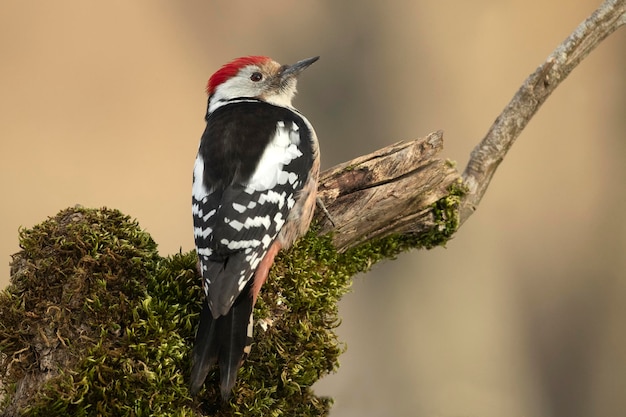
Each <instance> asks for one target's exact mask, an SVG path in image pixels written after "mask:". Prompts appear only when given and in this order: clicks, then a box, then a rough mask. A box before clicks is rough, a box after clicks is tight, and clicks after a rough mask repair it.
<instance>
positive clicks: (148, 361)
mask: <svg viewBox="0 0 626 417" xmlns="http://www.w3.org/2000/svg"><path fill="white" fill-rule="evenodd" d="M463 192H464V190H463V189H462V187H461V186H458V187H456V188H454V189H452V190H451V193H450V195H449V196H448V197H446V198H444V199H442V200H439V201H438V202H437V203H435V204H434V205H433V214H434V220H435V224H436V226H437V227H435V229H434V230H433V232H431V233H430V234H428V235H427V236H418V237H410V236H409V237H407V236H390V237H387V238H384V239H380V240H376V241H370V242H367V243H365V244H362V245H360V246H358V247H356V248H353V249H350V250H348V251H347V252H345V253H338V252H337V251H336V250H335V248H334V246H333V244H332V236H330V235H326V236H318V234H317V230H315V227H313V228H312V230H311V231H309V233H307V235H306V236H305V237H303V238H302V239H300V240H299V241H298V242H297V243H296V244H295V245H294V247H293V248H291V249H290V250H289V251H287V252H285V253H281V254H279V256H278V257H277V262H276V264H275V266H274V267H273V268H272V270H271V273H270V276H269V278H268V281H267V283H266V284H265V286H264V287H263V290H262V292H261V297H260V299H259V301H258V303H257V306H256V307H255V319H256V320H255V342H254V344H253V347H252V352H251V354H250V356H249V358H248V359H247V360H246V361H245V362H244V364H243V366H242V368H241V369H240V371H239V377H238V382H237V384H236V386H235V388H234V394H233V396H232V399H231V400H230V402H229V403H227V404H223V403H222V402H221V400H220V395H219V388H218V371H217V370H214V371H212V372H211V373H210V374H209V377H208V378H207V384H206V385H205V386H206V389H205V390H203V391H202V392H201V393H200V396H199V398H198V399H192V398H190V396H189V393H188V391H187V380H188V377H189V372H188V370H189V352H190V349H191V346H192V344H193V339H194V333H195V328H196V326H197V322H198V315H199V312H200V305H201V304H200V303H201V301H202V298H203V296H202V291H201V289H200V286H199V283H200V280H199V279H198V278H197V276H196V270H195V268H196V261H197V258H196V255H195V252H189V253H184V254H183V253H179V254H176V255H174V256H170V257H168V258H163V257H160V256H159V255H158V253H157V248H156V244H155V243H154V241H153V240H152V239H151V238H150V236H149V235H148V234H147V233H146V232H144V231H142V230H141V229H140V228H139V225H138V224H137V222H136V221H133V220H132V219H130V218H129V217H127V216H124V215H123V214H121V213H120V212H118V211H116V210H109V209H100V210H93V209H84V208H73V209H68V210H64V211H62V212H60V213H59V214H58V215H57V216H55V217H54V218H50V219H48V220H47V221H45V222H43V223H42V224H40V225H38V226H35V227H33V228H32V229H29V230H22V231H21V232H20V245H21V247H22V251H21V252H20V253H18V254H17V255H16V256H15V257H14V259H13V262H12V281H11V285H10V286H9V287H8V288H7V290H5V291H3V292H2V293H0V378H1V380H2V386H3V387H4V390H5V395H6V396H7V398H5V401H4V403H5V406H6V404H8V403H9V400H10V397H11V396H12V395H16V391H15V389H14V388H15V386H16V383H17V382H18V381H20V380H21V379H22V378H24V377H25V376H28V375H32V374H36V373H40V372H42V371H43V372H46V373H48V376H49V377H50V379H49V380H48V381H47V382H46V383H45V384H44V385H43V386H35V387H34V388H33V390H34V392H33V393H31V394H32V395H29V396H28V404H27V406H26V407H24V408H23V409H21V414H22V415H29V416H67V415H72V416H96V415H112V416H166V415H167V416H195V415H199V414H200V415H214V416H236V415H245V416H324V415H327V414H328V411H329V409H330V406H331V404H332V400H331V399H329V398H321V397H317V396H316V395H315V394H314V393H313V391H312V390H311V386H312V385H313V384H314V383H315V382H316V381H317V380H318V379H319V378H320V377H322V376H323V375H326V374H328V373H330V372H333V371H334V370H336V369H337V368H338V366H339V365H338V358H339V355H340V354H341V353H342V352H343V351H344V346H343V345H342V344H341V342H340V341H339V340H338V338H337V335H336V334H335V332H334V329H335V328H336V327H337V326H338V325H339V323H340V318H339V316H338V307H337V303H338V301H339V300H340V299H341V297H342V296H343V295H344V294H345V293H346V292H347V291H348V290H349V288H350V285H351V282H352V277H353V276H354V275H355V274H357V273H359V272H363V271H366V270H368V269H369V268H370V267H371V266H372V265H373V264H375V263H376V262H378V261H379V260H381V259H385V258H393V257H395V256H397V255H398V254H399V253H401V252H403V251H406V250H408V249H411V248H416V247H426V248H430V247H433V246H436V245H441V244H443V243H445V241H447V240H448V239H449V238H450V237H451V236H452V234H453V233H454V231H455V230H456V228H457V227H458V204H459V201H460V197H461V195H462V194H463Z"/></svg>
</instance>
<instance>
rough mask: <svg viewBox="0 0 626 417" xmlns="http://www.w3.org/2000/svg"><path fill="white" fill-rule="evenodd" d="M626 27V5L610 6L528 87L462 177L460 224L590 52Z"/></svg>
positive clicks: (612, 1)
mask: <svg viewBox="0 0 626 417" xmlns="http://www.w3.org/2000/svg"><path fill="white" fill-rule="evenodd" d="M624 23H626V0H608V1H605V2H604V3H603V4H602V5H601V6H600V7H599V8H598V9H597V10H596V11H595V12H594V13H593V14H592V15H591V16H589V17H588V18H587V19H586V20H585V21H584V22H582V23H581V24H580V25H579V26H578V27H577V28H576V30H575V31H574V32H573V33H572V34H571V35H570V36H569V37H568V38H567V39H565V41H564V42H563V43H562V44H561V45H559V46H558V47H557V48H556V49H555V50H554V52H552V54H550V56H548V58H547V59H546V61H545V62H544V63H543V64H542V65H541V66H539V68H537V70H536V71H535V72H534V73H533V74H532V75H530V77H528V79H526V81H524V84H523V85H522V86H521V88H520V89H519V90H518V91H517V93H516V94H515V96H513V99H512V100H511V101H510V102H509V104H508V105H507V106H506V107H505V108H504V110H503V111H502V113H500V115H499V116H498V118H497V119H496V121H495V122H494V124H493V125H492V126H491V128H490V129H489V131H488V132H487V135H486V136H485V137H484V139H483V140H482V141H481V142H480V143H479V144H478V146H476V148H474V150H473V151H472V154H471V156H470V160H469V162H468V164H467V167H466V168H465V172H464V173H463V180H464V182H465V185H466V186H467V188H468V190H469V192H468V193H467V194H466V195H465V197H464V199H463V200H462V202H461V213H460V221H461V224H462V223H463V222H464V221H465V220H467V218H468V217H469V216H471V215H472V213H473V212H474V210H475V209H476V207H477V206H478V204H479V203H480V200H481V199H482V197H483V195H484V194H485V191H487V187H488V186H489V183H490V181H491V178H492V177H493V174H494V173H495V172H496V169H497V168H498V165H500V162H502V160H503V159H504V157H505V155H506V153H507V152H508V151H509V149H510V148H511V146H512V145H513V143H514V142H515V139H517V137H518V136H519V134H520V133H521V132H522V130H524V128H525V127H526V125H527V124H528V122H529V121H530V119H531V118H532V117H533V115H534V114H535V113H536V112H537V110H538V109H539V107H540V106H541V105H542V104H543V103H544V102H545V101H546V99H547V98H548V96H549V95H550V94H551V93H552V92H553V91H554V90H555V89H556V87H558V86H559V84H560V83H561V82H562V81H563V80H565V78H566V77H567V76H568V75H569V73H570V72H571V71H572V70H573V69H574V68H575V67H576V66H577V65H578V64H579V63H580V62H581V61H582V60H583V59H584V58H585V57H586V56H587V55H588V54H589V52H591V51H592V50H593V49H594V48H595V47H596V46H598V44H600V42H602V40H604V39H605V38H606V37H607V36H609V35H610V34H611V33H613V32H614V31H615V30H617V29H618V28H619V27H620V26H622V25H624Z"/></svg>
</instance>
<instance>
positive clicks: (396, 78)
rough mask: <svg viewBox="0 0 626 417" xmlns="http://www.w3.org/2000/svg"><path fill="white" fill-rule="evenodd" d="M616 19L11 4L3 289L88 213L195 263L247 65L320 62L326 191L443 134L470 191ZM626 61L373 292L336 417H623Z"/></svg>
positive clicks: (139, 2)
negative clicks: (499, 131) (543, 93)
mask: <svg viewBox="0 0 626 417" xmlns="http://www.w3.org/2000/svg"><path fill="white" fill-rule="evenodd" d="M599 3H600V2H599V1H598V0H555V1H551V2H545V1H540V0H511V1H494V0H476V1H472V2H468V1H461V0H457V1H454V0H448V1H425V0H424V1H421V0H419V1H418V0H396V1H386V2H382V1H371V0H367V1H366V0H359V1H356V0H354V1H342V2H339V1H329V0H326V1H320V0H316V1H314V0H299V1H298V2H293V1H287V0H268V1H265V2H249V1H244V0H231V1H228V2H226V1H207V0H203V1H200V0H188V1H185V2H171V1H167V0H135V1H133V2H128V1H121V0H111V1H107V2H78V1H55V2H47V1H29V2H23V1H18V0H5V1H4V2H3V7H2V9H3V10H2V13H1V14H0V56H1V58H0V59H1V65H0V91H1V92H2V95H1V97H0V192H1V193H2V201H3V203H2V207H1V208H0V210H1V211H0V213H1V217H0V219H1V220H0V265H3V266H2V269H1V270H2V272H1V273H0V287H4V286H6V285H7V283H8V276H9V267H8V264H9V261H10V255H11V254H12V253H15V252H17V251H18V250H19V248H18V243H17V242H18V228H19V227H32V226H33V225H35V224H37V223H40V222H41V221H43V220H45V219H46V218H47V217H48V216H52V215H54V214H56V213H57V211H59V210H60V209H63V208H65V207H68V206H73V205H75V204H82V205H83V206H87V207H101V206H107V207H111V208H117V209H120V210H122V211H123V212H124V213H126V214H129V215H131V216H132V217H135V218H137V219H138V220H139V222H140V224H141V226H142V227H143V228H145V229H146V230H147V231H149V232H150V233H151V234H152V236H153V237H154V239H155V240H156V241H157V242H158V244H159V247H160V251H161V254H162V255H167V254H172V253H174V252H177V251H179V250H180V249H181V248H182V250H183V251H188V250H190V249H192V245H193V243H192V225H191V214H190V212H191V209H190V191H191V171H192V166H193V161H194V158H195V153H196V150H197V146H198V142H199V138H200V135H201V133H202V131H203V129H204V120H203V116H204V112H205V105H206V97H205V93H204V87H205V83H206V80H207V79H208V77H209V76H210V75H211V73H213V72H214V71H215V70H216V69H217V68H218V67H219V66H220V65H222V64H223V63H225V62H226V61H228V60H230V59H231V58H234V57H237V56H242V55H249V54H265V55H270V56H272V57H273V58H275V59H276V60H278V61H279V62H282V63H293V62H295V61H296V60H299V59H302V58H306V57H309V56H314V55H321V57H322V58H321V59H320V61H319V62H317V63H316V64H315V65H314V66H313V67H311V68H310V69H309V70H307V71H306V73H305V74H304V75H303V76H302V77H301V81H300V84H299V90H300V94H299V96H298V97H297V99H296V105H297V107H298V108H299V109H300V110H302V111H303V112H304V113H305V114H306V115H307V116H308V118H309V119H310V120H311V121H312V123H313V124H314V126H315V127H316V129H317V133H318V136H319V138H320V143H321V147H322V158H323V168H329V167H331V166H332V165H334V164H337V163H340V162H343V161H345V160H348V159H350V158H353V157H356V156H358V155H362V154H365V153H368V152H371V151H373V150H375V149H377V148H380V147H383V146H385V145H388V144H391V143H393V142H396V141H399V140H409V139H414V138H417V137H419V136H423V135H426V134H427V133H429V132H431V131H434V130H438V129H443V130H444V131H445V140H446V142H445V144H446V145H445V146H446V149H445V151H444V156H445V157H447V158H450V159H453V160H456V161H457V162H458V166H459V168H460V169H462V168H463V167H464V166H465V164H466V162H467V158H468V155H469V153H470V151H471V149H472V148H473V147H474V146H475V145H476V144H477V143H478V141H479V140H480V139H481V138H482V136H483V135H484V133H485V132H486V131H487V129H488V128H489V126H490V125H491V123H492V121H493V120H494V119H495V117H496V116H497V115H498V114H499V112H500V110H501V109H502V108H503V106H504V105H505V104H506V103H507V102H508V100H509V99H510V98H511V97H512V95H513V93H514V92H515V91H516V90H517V88H518V87H519V85H520V84H521V83H522V81H523V80H524V79H525V78H526V76H527V75H528V74H530V73H531V72H532V71H534V69H535V68H536V67H537V66H538V65H539V64H540V63H541V62H542V61H543V60H544V59H545V57H546V56H547V55H548V54H549V53H550V52H551V51H552V50H553V49H554V47H555V46H556V45H557V44H558V43H560V42H561V41H562V40H563V39H564V38H565V37H566V36H568V35H569V33H570V32H571V31H572V30H573V29H574V28H575V27H576V26H577V25H578V24H579V23H580V22H581V21H582V20H583V19H584V18H585V17H587V16H588V15H589V14H590V13H591V12H592V11H593V10H594V9H595V8H596V7H597V6H598V5H599ZM624 51H626V30H625V29H622V30H621V32H617V33H616V34H615V35H613V36H611V37H610V38H609V39H607V40H606V41H605V42H604V43H603V44H601V45H600V47H599V48H598V49H597V50H596V51H595V52H593V53H592V55H590V56H589V57H588V58H587V59H586V60H585V61H584V62H583V63H582V64H581V65H580V66H579V67H578V68H577V69H576V70H575V71H574V72H573V73H572V75H571V76H570V77H569V79H568V80H566V81H565V82H564V83H563V84H562V85H561V86H560V87H559V88H558V89H557V91H556V93H554V94H553V95H552V97H550V98H549V100H548V102H547V103H546V104H545V105H544V107H543V108H542V109H541V110H540V111H539V113H538V114H537V115H536V117H535V118H534V119H533V120H532V122H531V123H530V125H529V126H528V127H527V129H526V130H525V131H524V132H523V134H522V136H521V137H520V138H519V140H518V143H516V145H515V146H514V147H513V149H512V151H511V153H510V154H509V156H508V157H507V158H506V160H505V161H504V163H503V164H502V166H501V168H500V170H499V171H498V173H497V174H496V176H495V179H494V181H493V182H492V184H491V187H490V188H489V190H488V192H487V194H486V197H485V198H484V200H483V201H482V204H481V205H480V207H479V209H478V211H477V212H476V214H475V215H474V216H473V217H471V218H470V220H469V221H468V222H467V223H466V224H465V225H464V226H463V228H462V229H461V230H460V231H459V233H458V235H457V237H456V238H455V239H453V240H452V241H450V242H449V244H448V245H447V248H446V249H443V248H437V249H434V250H431V251H415V252H411V253H408V254H405V255H402V256H400V258H399V259H398V260H395V261H388V262H385V263H382V264H379V265H376V266H375V267H374V269H373V271H372V272H371V273H369V274H367V275H363V276H359V277H358V278H357V279H356V280H355V283H354V287H353V291H352V292H351V293H350V294H348V295H347V296H346V297H345V298H344V300H343V302H342V304H341V313H342V316H343V324H342V325H341V327H340V328H339V334H340V336H341V338H342V340H343V341H345V342H346V343H347V345H348V352H347V353H346V354H344V355H343V356H342V367H341V368H340V370H339V372H338V373H337V374H334V375H331V376H329V377H327V378H325V379H324V380H323V381H321V382H320V383H319V384H318V385H317V386H316V390H317V392H319V393H321V394H327V395H332V396H333V397H334V398H335V399H336V402H335V406H334V408H333V411H332V413H331V416H333V417H353V416H381V417H383V416H391V415H398V416H409V415H411V416H434V417H464V416H483V417H490V416H493V417H495V416H502V415H506V416H513V417H515V416H520V417H521V416H535V417H537V416H541V417H551V416H569V417H572V416H590V415H593V416H607V417H608V416H616V415H623V410H624V409H626V395H624V394H625V393H626V391H625V388H624V387H626V333H625V332H626V330H625V327H624V316H625V315H626V256H624V251H625V247H626V222H625V221H624V212H625V211H626V190H625V189H624V181H625V180H626V167H625V164H624V159H625V157H626V153H625V148H626V142H625V141H624V139H625V138H624V136H626V118H625V117H624V112H625V111H626V77H625V74H626V54H625V53H624ZM374 299H376V300H378V301H377V305H383V306H385V307H384V308H383V309H381V310H380V311H372V309H371V305H372V300H374ZM380 300H382V302H381V301H380Z"/></svg>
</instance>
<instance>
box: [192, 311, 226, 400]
mask: <svg viewBox="0 0 626 417" xmlns="http://www.w3.org/2000/svg"><path fill="white" fill-rule="evenodd" d="M203 305H204V306H203V307H202V312H201V313H200V325H199V326H198V331H197V333H196V341H195V343H194V347H193V355H192V362H191V363H192V365H191V382H190V384H189V391H190V393H191V395H194V396H195V395H197V394H198V392H200V389H201V388H202V385H203V384H204V380H205V379H206V377H207V375H208V373H209V370H211V367H212V366H213V365H214V364H215V363H216V362H217V355H218V348H219V345H218V342H217V338H216V336H217V332H216V329H215V328H216V323H215V322H216V321H217V320H214V319H213V315H212V314H211V310H210V309H209V305H208V304H207V303H206V302H204V303H203ZM218 320H219V319H218Z"/></svg>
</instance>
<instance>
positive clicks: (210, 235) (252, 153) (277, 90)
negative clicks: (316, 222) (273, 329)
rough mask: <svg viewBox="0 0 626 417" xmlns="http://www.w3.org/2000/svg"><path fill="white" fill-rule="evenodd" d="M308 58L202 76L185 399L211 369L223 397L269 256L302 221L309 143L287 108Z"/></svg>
mask: <svg viewBox="0 0 626 417" xmlns="http://www.w3.org/2000/svg"><path fill="white" fill-rule="evenodd" d="M318 59H319V57H318V56H316V57H312V58H308V59H303V60H301V61H298V62H296V63H295V64H292V65H281V64H279V63H278V62H276V61H274V60H273V59H271V58H269V57H267V56H261V55H255V56H245V57H241V58H237V59H234V60H232V61H230V62H228V63H226V64H225V65H223V66H222V67H221V68H219V69H218V70H217V71H216V72H215V73H214V74H213V75H212V76H211V77H210V78H209V81H208V84H207V87H206V92H207V95H208V105H207V112H206V116H205V120H206V128H205V130H204V133H203V134H202V137H201V140H200V145H199V148H198V153H197V156H196V160H195V163H194V167H193V185H192V215H193V226H194V240H195V245H196V252H197V254H198V259H199V262H198V264H199V272H200V274H201V276H202V288H203V292H204V299H203V302H202V310H201V313H200V323H199V325H198V329H197V332H196V338H195V343H194V347H193V351H192V355H191V363H192V365H191V378H190V383H189V391H190V393H191V395H193V396H197V395H198V393H199V392H200V390H201V389H202V387H203V386H204V383H205V380H206V377H207V375H208V373H209V371H210V370H211V369H212V368H213V367H214V365H215V364H217V365H218V367H219V373H220V392H221V397H222V399H223V400H224V401H227V400H228V399H229V398H230V396H231V394H232V390H233V387H234V385H235V382H236V378H237V371H238V370H239V368H240V366H241V364H242V363H243V361H244V360H245V358H246V357H247V355H248V354H249V352H250V349H251V344H252V329H253V315H252V312H253V307H254V304H255V303H256V300H257V298H258V296H259V291H260V289H261V286H262V285H263V283H264V282H265V280H266V279H267V276H268V273H269V270H270V268H271V266H272V264H273V262H274V257H275V256H276V254H277V253H278V252H279V251H280V250H281V249H286V248H289V247H290V246H291V245H292V244H293V243H294V241H295V240H296V239H297V238H298V237H300V236H302V235H304V234H305V233H306V231H307V230H308V228H309V225H310V223H311V219H312V216H313V212H314V209H315V205H316V199H317V181H318V176H319V167H320V159H319V144H318V139H317V135H316V133H315V130H314V129H313V126H312V125H311V123H310V122H309V121H308V119H307V118H306V117H305V116H304V115H303V114H302V113H300V112H299V111H298V110H296V109H295V108H294V107H293V105H292V101H293V98H294V96H295V94H296V86H297V78H298V76H299V75H300V74H301V73H302V71H303V70H305V69H306V68H308V67H309V66H310V65H311V64H313V63H314V62H316V61H317V60H318Z"/></svg>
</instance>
